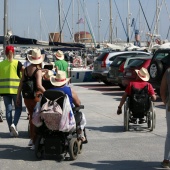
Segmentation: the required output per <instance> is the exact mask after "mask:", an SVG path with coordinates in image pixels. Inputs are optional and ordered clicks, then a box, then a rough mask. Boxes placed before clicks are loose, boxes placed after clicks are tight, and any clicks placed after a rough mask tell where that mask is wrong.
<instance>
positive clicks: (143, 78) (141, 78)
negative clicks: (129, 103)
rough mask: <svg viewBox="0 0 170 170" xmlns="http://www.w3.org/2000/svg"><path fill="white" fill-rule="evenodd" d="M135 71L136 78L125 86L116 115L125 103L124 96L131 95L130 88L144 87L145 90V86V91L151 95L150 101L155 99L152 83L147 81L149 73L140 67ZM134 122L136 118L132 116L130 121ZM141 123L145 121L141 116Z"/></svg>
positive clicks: (139, 88) (120, 111) (138, 88)
mask: <svg viewBox="0 0 170 170" xmlns="http://www.w3.org/2000/svg"><path fill="white" fill-rule="evenodd" d="M135 72H136V74H137V76H136V80H135V81H132V82H130V83H129V85H128V86H127V87H126V89H125V92H124V94H123V96H122V98H121V101H120V104H119V106H118V109H117V114H118V115H120V114H121V113H122V106H123V104H124V103H125V101H126V98H127V97H131V96H132V90H134V89H136V90H141V89H144V90H145V88H147V93H148V95H149V96H150V97H151V100H152V101H155V100H156V95H155V92H154V89H153V87H152V85H151V84H150V83H148V82H147V81H148V80H149V78H150V75H149V73H148V71H147V69H146V68H143V67H142V68H141V69H140V70H135ZM135 122H136V118H132V120H131V123H135ZM141 123H145V120H144V119H143V118H140V119H139V124H141Z"/></svg>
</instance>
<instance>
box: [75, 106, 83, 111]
mask: <svg viewBox="0 0 170 170" xmlns="http://www.w3.org/2000/svg"><path fill="white" fill-rule="evenodd" d="M80 109H84V105H80V106H78V107H73V111H79V110H80Z"/></svg>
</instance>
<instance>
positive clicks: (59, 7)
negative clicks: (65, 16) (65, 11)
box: [58, 0, 62, 42]
mask: <svg viewBox="0 0 170 170" xmlns="http://www.w3.org/2000/svg"><path fill="white" fill-rule="evenodd" d="M58 14H59V15H58V16H59V29H60V42H61V32H62V31H61V5H60V0H58Z"/></svg>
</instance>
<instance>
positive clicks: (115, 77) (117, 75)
mask: <svg viewBox="0 0 170 170" xmlns="http://www.w3.org/2000/svg"><path fill="white" fill-rule="evenodd" d="M148 56H150V53H146V52H139V51H131V53H126V54H124V55H119V56H118V57H116V58H115V60H114V61H113V62H112V63H111V64H110V67H109V72H108V74H107V80H108V81H109V82H111V83H114V84H118V85H119V87H121V88H122V89H124V88H125V86H124V85H123V84H122V81H121V77H122V76H123V72H124V68H125V62H126V60H128V58H131V57H148Z"/></svg>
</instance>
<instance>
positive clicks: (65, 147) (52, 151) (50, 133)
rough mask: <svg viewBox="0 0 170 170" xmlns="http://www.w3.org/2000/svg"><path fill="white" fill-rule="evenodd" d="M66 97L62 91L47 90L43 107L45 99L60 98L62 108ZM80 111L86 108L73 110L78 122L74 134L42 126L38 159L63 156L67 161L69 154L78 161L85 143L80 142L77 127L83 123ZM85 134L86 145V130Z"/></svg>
mask: <svg viewBox="0 0 170 170" xmlns="http://www.w3.org/2000/svg"><path fill="white" fill-rule="evenodd" d="M65 96H66V95H65V93H63V92H62V91H56V90H47V91H45V92H44V94H43V97H42V100H41V106H42V105H43V103H44V102H45V100H46V99H45V98H47V99H49V100H55V99H56V98H59V97H60V99H59V100H57V103H58V104H59V105H60V106H61V108H62V106H63V101H64V98H65ZM44 97H45V98H44ZM62 109H63V108H62ZM80 109H84V106H83V105H81V106H79V107H75V108H73V112H74V116H75V120H76V129H75V130H74V131H72V132H61V131H58V130H50V129H48V128H47V126H46V125H45V122H43V125H42V126H40V127H39V128H37V129H36V134H37V137H36V142H35V156H36V157H37V158H38V159H41V158H42V157H43V156H45V155H57V156H62V158H63V159H65V157H66V155H67V153H69V155H70V160H76V159H77V157H78V154H80V153H82V149H83V142H82V141H81V140H79V138H78V134H77V127H78V125H79V123H80V121H81V116H82V113H81V112H80ZM83 133H84V136H85V138H86V141H85V142H84V143H86V142H87V136H86V132H85V129H84V130H83Z"/></svg>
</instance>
